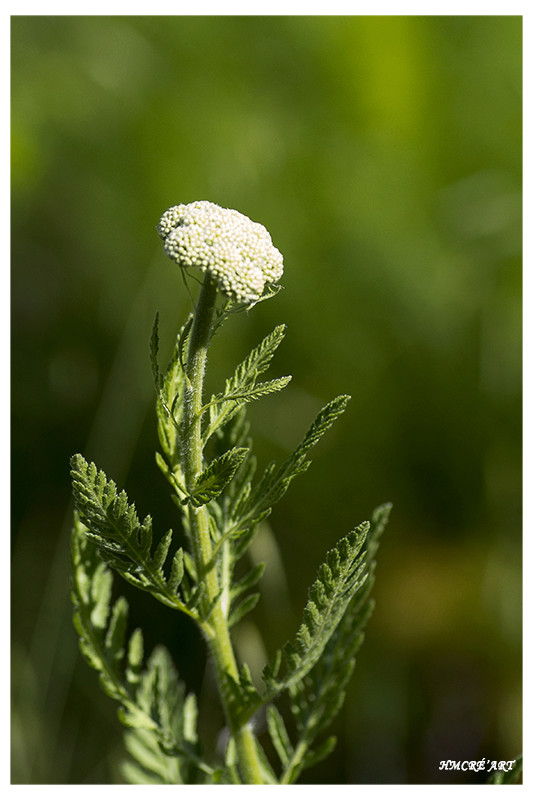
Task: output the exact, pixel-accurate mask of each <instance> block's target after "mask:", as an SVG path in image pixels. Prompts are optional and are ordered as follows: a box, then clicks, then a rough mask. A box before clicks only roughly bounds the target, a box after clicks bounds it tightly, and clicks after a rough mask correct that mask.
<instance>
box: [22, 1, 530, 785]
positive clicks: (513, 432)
mask: <svg viewBox="0 0 533 800" xmlns="http://www.w3.org/2000/svg"><path fill="white" fill-rule="evenodd" d="M12 137H13V144H12V163H13V172H12V526H13V550H12V552H13V570H12V586H13V591H12V618H13V624H12V635H13V648H12V653H13V669H12V675H13V706H12V709H13V714H12V719H13V744H12V753H13V771H12V781H13V782H14V783H105V782H109V781H111V780H119V781H120V780H121V777H120V776H119V775H118V772H117V769H118V767H117V765H118V763H119V762H120V760H121V759H122V757H123V755H124V750H123V745H122V743H121V738H120V736H121V732H120V725H119V723H118V720H116V718H115V709H114V707H113V704H112V702H111V701H109V699H108V698H106V697H105V696H104V695H103V694H102V693H101V692H100V689H99V687H98V686H97V682H96V680H95V679H94V676H93V675H92V674H91V673H90V672H89V671H88V670H87V668H86V667H85V665H84V664H83V663H82V661H81V658H80V657H79V655H78V652H77V644H76V637H75V633H74V630H73V628H72V623H71V611H70V607H69V592H68V533H69V527H70V522H71V509H70V507H69V483H68V464H69V457H70V455H71V454H72V453H74V452H78V451H83V452H84V453H85V454H86V455H87V457H88V458H90V459H94V460H95V461H96V462H97V463H99V464H101V466H102V468H103V469H105V470H106V471H108V473H109V474H112V475H113V477H114V478H115V480H117V481H118V482H119V483H121V484H122V485H125V486H126V487H127V490H128V494H129V495H130V496H131V497H132V498H134V499H135V502H136V505H137V507H138V509H139V513H140V514H144V513H146V511H147V510H148V509H150V511H152V509H153V508H154V507H155V508H157V509H158V517H157V519H156V522H157V525H158V527H159V529H166V528H169V527H172V526H173V525H174V523H175V519H174V510H173V507H172V506H171V504H170V503H169V502H168V499H167V496H166V489H165V487H164V485H163V484H164V481H163V480H162V478H161V476H160V474H159V470H158V469H157V466H156V465H155V462H154V459H153V451H154V450H155V448H156V438H157V437H156V430H155V414H154V413H153V402H154V397H153V386H152V378H151V374H150V361H149V339H150V332H151V329H152V323H153V319H154V315H155V311H156V310H159V313H160V336H161V351H162V353H164V350H165V347H166V348H167V349H168V351H169V352H170V346H171V341H172V338H173V337H174V336H175V333H176V331H177V329H178V327H179V325H180V324H181V323H182V322H183V320H184V318H185V315H186V313H187V312H188V311H189V308H190V299H189V296H188V294H187V291H186V289H185V287H184V285H183V283H182V281H181V278H180V276H179V275H178V274H177V269H176V267H175V266H174V265H173V264H172V263H170V262H169V261H168V260H167V259H165V256H164V254H163V251H162V247H161V244H160V242H159V240H158V238H157V235H156V232H155V226H156V224H157V221H158V220H159V217H160V215H161V213H162V212H163V211H164V210H165V209H166V208H168V207H169V206H171V205H174V204H176V203H186V202H190V201H192V200H200V199H206V200H211V201H213V202H215V203H218V204H220V205H223V206H228V207H230V208H236V209H238V210H239V211H241V212H242V213H244V214H246V215H247V216H249V217H250V218H251V219H253V220H257V221H258V222H261V223H262V224H263V225H265V226H266V227H267V229H268V230H269V232H270V233H271V235H272V238H273V241H274V244H275V245H276V246H277V247H278V248H279V249H280V250H281V251H282V253H283V254H284V258H285V274H284V278H283V284H284V286H285V290H284V291H283V292H281V293H280V294H279V295H278V296H277V297H276V299H274V300H272V301H271V302H269V303H264V304H261V305H259V306H258V307H257V308H255V309H254V310H253V311H252V312H251V313H250V314H248V315H240V317H238V318H235V319H234V320H232V321H231V322H229V323H227V326H226V327H225V329H224V331H223V335H221V336H220V337H219V341H218V342H216V343H215V344H214V346H213V352H212V355H211V363H210V373H209V382H210V386H208V389H209V390H212V391H214V392H217V391H220V388H221V386H223V384H224V380H225V378H226V377H228V376H229V375H231V373H232V371H233V369H234V367H235V365H236V364H237V363H238V362H239V361H240V360H241V359H242V357H243V356H244V355H245V354H246V352H248V350H249V349H250V347H251V346H253V345H254V344H256V343H257V341H260V340H261V338H262V337H263V336H264V335H265V334H266V333H268V331H270V330H272V328H273V327H274V325H276V324H279V323H282V322H283V323H287V325H288V332H287V336H286V339H285V341H284V343H283V345H282V347H281V348H280V350H279V353H278V356H277V368H278V370H279V373H280V374H287V373H290V374H292V375H293V380H292V382H291V384H290V386H289V387H288V388H287V389H286V390H285V392H284V393H283V396H279V395H274V396H273V397H272V398H264V399H262V400H261V402H260V403H258V404H257V406H256V407H254V408H253V410H251V417H252V420H253V425H254V432H255V439H256V447H258V448H259V453H260V454H261V456H262V458H263V459H264V462H265V463H266V461H267V460H268V459H269V458H271V457H275V458H277V459H278V460H279V461H281V460H282V459H283V458H284V457H286V456H287V455H288V453H289V452H290V451H291V450H292V449H293V447H294V446H295V445H296V444H297V443H298V441H300V439H301V437H302V435H303V433H304V432H305V430H306V429H307V427H308V424H309V422H310V420H311V419H312V418H313V417H314V415H315V413H316V411H317V410H318V409H319V408H320V407H321V405H323V404H324V402H325V401H326V400H328V399H329V398H330V397H332V396H335V395H338V394H340V393H348V394H351V395H352V401H351V403H350V406H349V409H348V411H347V413H346V414H345V415H344V416H343V419H342V421H341V422H339V423H338V425H337V426H336V428H335V430H334V431H333V433H330V435H329V437H328V438H327V441H325V442H324V443H322V444H321V445H320V447H319V448H318V449H317V452H316V454H315V457H314V460H313V465H312V467H311V469H310V470H309V471H308V472H307V474H306V478H305V480H304V481H301V482H299V483H297V482H295V484H294V487H291V494H290V496H288V497H287V498H286V499H285V500H284V501H283V502H282V503H281V504H280V505H279V506H278V507H277V509H276V511H275V512H274V513H273V514H272V517H271V518H270V520H269V522H270V523H271V524H272V530H273V532H274V534H275V541H276V543H277V544H275V543H274V539H273V538H272V535H271V533H270V531H269V529H267V528H265V530H264V531H263V532H262V535H261V536H260V538H259V539H258V542H257V545H256V546H255V550H254V557H255V558H256V559H257V560H266V561H267V563H268V567H267V570H266V572H265V575H264V578H263V590H264V600H263V602H262V603H261V604H260V605H259V606H258V607H257V609H256V611H255V612H254V613H255V623H256V624H252V623H251V622H248V621H246V622H243V623H242V624H241V626H240V628H236V631H237V632H238V634H239V640H238V643H239V647H240V652H241V654H242V656H243V658H244V659H245V660H246V661H247V662H248V663H249V664H250V666H251V667H252V669H253V668H254V665H260V664H262V663H263V662H264V660H265V659H264V656H263V648H266V649H267V650H268V652H269V653H272V652H273V651H274V650H275V649H276V647H278V646H279V645H280V644H281V643H282V642H283V641H285V639H286V638H288V637H290V636H291V635H292V633H293V632H294V630H295V629H296V626H297V621H298V619H299V615H300V612H301V609H302V607H303V605H304V603H305V596H304V595H305V587H306V586H307V585H309V584H310V583H311V582H312V580H313V578H314V575H315V568H316V565H317V564H318V563H320V561H321V558H322V555H323V553H324V552H325V551H326V550H327V549H328V548H330V547H331V546H332V545H333V544H334V542H335V541H336V540H337V539H338V538H339V536H341V535H343V534H344V533H347V532H348V531H349V530H351V529H352V528H353V526H354V524H355V523H356V522H357V521H359V520H360V519H362V518H365V517H368V515H369V514H370V513H371V511H372V509H373V508H374V507H375V506H376V505H378V504H379V503H381V502H383V501H389V500H390V501H392V502H393V503H394V512H393V516H392V521H391V524H390V528H389V530H388V532H387V537H386V539H385V541H384V543H383V546H382V549H381V561H380V565H379V568H378V572H377V579H376V587H375V595H376V599H377V607H376V612H375V615H374V617H373V619H372V622H371V624H370V626H369V628H368V632H367V640H366V642H365V646H364V648H363V649H362V650H361V652H360V655H359V657H358V664H357V668H356V671H355V673H354V680H353V683H352V685H351V687H350V689H349V691H348V695H347V702H346V705H345V708H344V710H343V712H342V714H341V715H340V716H339V718H338V719H337V721H336V723H335V726H334V728H333V729H332V731H331V732H332V733H334V734H335V735H336V736H337V737H338V739H339V743H338V747H337V749H336V751H335V753H334V755H333V756H331V757H330V759H328V760H327V761H326V762H323V763H322V764H320V765H318V766H317V767H316V768H314V769H313V770H311V771H310V772H309V773H308V776H309V778H308V779H309V780H313V781H315V782H323V783H356V782H366V783H382V782H383V783H403V782H411V783H419V782H427V783H439V782H476V781H480V780H484V779H485V777H486V776H484V775H483V773H464V772H463V773H460V774H459V773H453V772H441V771H439V769H438V767H439V762H440V761H441V760H443V759H456V760H460V759H469V760H474V759H481V758H484V757H485V758H490V759H496V760H503V759H506V760H508V759H512V758H514V757H515V756H516V754H517V753H518V752H519V751H520V750H521V588H520V583H521V566H520V556H521V551H520V534H521V261H520V256H521V19H520V18H519V17H505V16H503V17H502V16H499V17H491V16H486V17H468V16H467V17H429V16H428V17H357V16H354V17H319V16H317V17H305V16H304V17H292V16H287V17H260V16H259V17H180V16H176V17H160V16H158V17H156V16H154V17H149V16H148V17H139V18H137V17H98V16H95V17H83V16H80V17H68V16H66V17H53V16H51V17H31V16H28V17H13V18H12ZM324 342H326V344H324ZM324 482H327V485H328V487H329V489H328V491H327V492H326V493H324V492H323V491H320V487H321V486H322V485H323V484H324ZM346 496H349V497H351V501H350V502H345V501H343V502H340V498H341V497H343V498H344V497H346ZM302 550H304V551H305V552H306V553H308V560H306V561H305V563H302V561H301V557H300V556H297V555H296V554H297V553H301V551H302ZM280 559H282V561H283V564H284V569H282V568H281V562H280ZM287 576H290V577H287ZM121 591H122V588H121ZM123 593H125V594H127V593H128V587H127V585H126V584H125V589H124V592H123ZM137 600H138V598H136V602H135V605H133V604H132V609H131V612H130V614H131V617H132V624H135V625H137V624H140V625H142V626H143V627H144V628H145V630H147V631H148V634H149V635H148V637H147V639H149V637H150V636H151V637H153V641H148V640H147V643H146V644H147V649H151V648H152V646H153V645H155V644H156V643H157V642H162V643H163V644H165V645H166V646H167V647H169V649H170V650H171V651H172V654H173V656H174V658H175V660H176V663H177V665H178V668H179V670H180V674H181V676H182V678H183V680H184V681H185V683H186V685H187V689H188V690H195V691H200V692H201V699H203V700H204V701H205V702H206V703H207V706H208V707H209V706H210V703H209V700H210V698H212V696H213V695H212V691H213V687H212V683H211V681H210V674H209V670H207V671H206V672H205V673H204V672H203V652H202V649H201V647H199V646H198V645H197V643H196V638H195V635H194V632H193V631H192V629H191V628H190V627H189V626H188V623H187V622H185V623H182V622H179V621H177V620H176V618H175V617H176V615H175V614H173V613H172V611H171V610H170V609H165V608H164V607H162V606H158V605H157V604H155V605H154V603H155V601H152V600H151V598H147V599H146V603H145V604H144V605H143V604H142V602H141V603H140V604H139V603H138V602H137ZM218 724H219V717H218V712H217V711H216V709H214V710H213V713H212V715H204V718H202V717H200V719H199V726H200V735H202V732H203V733H204V734H208V733H209V732H210V731H211V729H216V728H217V725H218Z"/></svg>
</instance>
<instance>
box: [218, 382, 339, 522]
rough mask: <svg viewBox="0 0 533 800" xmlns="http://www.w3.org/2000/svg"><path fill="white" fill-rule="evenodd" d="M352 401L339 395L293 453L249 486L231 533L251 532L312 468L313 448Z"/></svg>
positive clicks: (236, 508)
mask: <svg viewBox="0 0 533 800" xmlns="http://www.w3.org/2000/svg"><path fill="white" fill-rule="evenodd" d="M349 400H350V397H349V396H348V395H340V396H339V397H336V398H335V399H334V400H332V401H331V402H330V403H328V404H327V405H326V406H324V408H323V409H322V410H321V411H320V413H319V414H318V415H317V417H316V419H315V420H314V422H313V424H312V425H311V427H310V428H309V430H308V431H307V433H306V435H305V436H304V438H303V439H302V441H301V442H300V444H299V445H298V447H297V448H296V450H295V451H294V453H293V454H292V455H291V456H290V457H289V458H288V459H287V460H286V461H285V463H284V464H282V466H281V467H279V468H276V465H275V464H274V463H271V464H269V466H268V467H267V468H266V469H265V471H264V473H263V475H262V477H261V479H260V480H259V482H258V483H257V484H256V486H255V487H254V488H253V489H252V487H251V486H250V485H249V486H248V487H247V488H246V489H245V490H244V491H245V492H246V495H245V497H244V498H242V497H241V500H240V503H239V504H238V505H237V506H236V507H235V509H234V516H233V518H232V520H231V522H229V523H228V531H229V533H231V534H232V535H237V534H239V533H242V532H244V531H247V530H250V529H251V528H253V527H254V526H256V525H257V524H258V523H259V522H260V521H261V520H262V519H264V518H265V517H266V516H268V514H269V513H270V511H271V508H272V506H273V505H274V504H275V503H277V502H278V500H280V499H281V498H282V497H283V495H284V494H285V492H286V491H287V489H288V488H289V485H290V483H291V481H292V480H293V478H295V477H296V475H299V474H300V473H301V472H305V470H306V469H307V468H308V467H309V465H310V463H311V462H310V461H309V460H308V459H307V454H308V452H309V450H310V449H311V448H312V447H314V446H315V445H316V444H318V442H319V441H320V439H321V438H322V436H323V435H324V434H325V433H326V431H328V430H329V428H331V426H332V425H333V423H334V422H335V420H336V419H337V418H338V417H339V416H340V415H341V414H342V413H343V412H344V410H345V409H346V406H347V404H348V401H349Z"/></svg>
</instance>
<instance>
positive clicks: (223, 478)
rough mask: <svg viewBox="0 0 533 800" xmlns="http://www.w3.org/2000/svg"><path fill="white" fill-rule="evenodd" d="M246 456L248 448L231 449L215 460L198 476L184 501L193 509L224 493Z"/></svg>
mask: <svg viewBox="0 0 533 800" xmlns="http://www.w3.org/2000/svg"><path fill="white" fill-rule="evenodd" d="M247 454H248V448H246V447H233V448H232V449H231V450H228V452H227V453H224V454H223V455H222V456H220V458H216V459H215V460H214V461H212V462H211V464H209V466H208V467H207V468H206V469H205V470H204V471H203V472H202V473H201V475H199V476H198V478H197V480H196V484H195V486H194V490H193V491H192V493H191V494H190V495H189V497H187V498H186V499H187V500H188V501H189V502H190V503H192V505H193V506H195V508H199V507H200V506H204V505H206V504H207V503H209V502H210V501H211V500H214V499H215V498H216V497H218V496H219V495H220V494H221V493H222V492H223V491H224V489H225V488H226V486H227V485H228V483H229V482H230V481H231V479H232V478H233V476H234V475H235V473H236V471H237V469H238V468H239V466H240V464H241V462H242V461H243V459H244V458H245V457H246V456H247Z"/></svg>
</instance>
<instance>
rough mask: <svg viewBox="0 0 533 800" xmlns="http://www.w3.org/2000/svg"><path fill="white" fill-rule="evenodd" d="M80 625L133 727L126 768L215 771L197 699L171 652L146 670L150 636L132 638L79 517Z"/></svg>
mask: <svg viewBox="0 0 533 800" xmlns="http://www.w3.org/2000/svg"><path fill="white" fill-rule="evenodd" d="M71 559H72V581H71V596H72V601H73V605H74V625H75V627H76V630H77V632H78V634H79V642H80V649H81V652H82V654H83V656H84V657H85V660H86V661H87V663H88V664H89V665H90V666H91V667H92V668H93V669H95V670H96V671H97V672H98V675H99V678H100V683H101V684H102V687H103V689H104V691H105V692H106V693H107V694H108V695H109V696H110V697H112V698H113V699H114V700H116V701H117V702H118V703H119V717H120V719H121V721H122V722H123V724H124V725H126V726H127V727H128V729H131V730H129V732H128V733H127V734H126V747H127V749H128V751H129V752H130V753H131V754H132V755H133V756H134V759H135V761H134V762H129V763H128V765H127V766H126V767H125V773H126V775H127V777H128V779H129V780H131V781H132V782H135V783H137V782H139V781H141V782H143V783H172V784H174V783H189V782H190V779H191V777H192V776H193V774H194V775H196V772H197V771H198V770H200V771H201V772H203V773H205V774H206V775H210V774H211V773H212V772H213V771H214V770H213V769H212V768H211V767H210V766H209V765H207V764H205V763H204V762H203V761H202V759H201V758H200V755H199V750H198V744H197V735H196V700H195V698H194V696H193V695H187V696H186V693H185V687H184V685H183V683H182V682H181V681H180V680H179V678H178V674H177V672H176V670H175V668H174V665H173V663H172V660H171V658H170V655H169V654H168V652H167V651H166V650H165V648H163V647H157V648H156V649H155V650H154V651H153V653H152V655H151V656H150V658H149V660H148V663H147V665H146V668H143V636H142V633H141V631H140V630H139V629H137V630H135V631H134V632H133V634H132V635H131V637H130V638H129V640H128V639H127V636H126V630H127V615H128V604H127V602H126V601H125V600H124V598H123V597H119V598H118V600H116V601H115V603H114V604H111V594H112V584H113V575H112V572H111V570H110V569H109V568H108V567H107V565H106V564H105V563H104V562H103V561H102V559H101V557H100V554H99V551H98V547H97V546H96V544H95V542H93V541H91V539H89V538H88V537H87V536H86V530H85V526H84V525H83V523H82V522H81V521H80V519H79V517H78V515H75V522H74V528H73V531H72V537H71Z"/></svg>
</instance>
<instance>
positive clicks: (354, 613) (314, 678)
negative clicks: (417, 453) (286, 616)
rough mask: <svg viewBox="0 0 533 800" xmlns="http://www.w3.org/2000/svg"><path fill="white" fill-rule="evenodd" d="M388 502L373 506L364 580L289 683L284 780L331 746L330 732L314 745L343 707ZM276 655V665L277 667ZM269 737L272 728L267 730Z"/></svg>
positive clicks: (369, 604) (368, 604) (367, 615)
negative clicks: (307, 666) (316, 652)
mask: <svg viewBox="0 0 533 800" xmlns="http://www.w3.org/2000/svg"><path fill="white" fill-rule="evenodd" d="M390 508H391V506H390V505H389V504H386V505H383V506H380V507H379V508H377V509H376V510H375V511H374V513H373V515H372V520H371V524H370V529H369V531H368V534H367V536H366V540H365V544H364V550H363V551H362V553H361V558H362V559H363V561H364V572H365V575H366V579H365V580H364V581H360V582H359V586H358V588H357V589H356V591H355V592H354V594H353V596H352V598H351V600H350V601H349V603H348V606H347V608H346V610H345V612H344V614H343V616H342V618H341V620H340V621H339V623H338V624H337V626H336V628H335V630H334V632H333V634H332V635H331V637H330V638H329V640H328V642H327V644H326V646H325V648H324V650H323V652H322V655H321V657H320V659H319V660H318V661H317V662H316V664H315V665H314V666H313V668H312V669H311V670H310V671H309V672H308V673H307V675H305V676H304V677H303V678H302V679H300V680H298V681H296V682H295V683H293V684H292V685H291V686H290V687H289V695H290V698H291V712H292V715H293V717H294V720H295V723H296V729H297V731H298V742H297V743H296V745H295V747H294V750H295V752H296V751H297V752H298V754H299V757H298V759H290V760H289V761H288V762H287V763H286V764H285V765H284V766H285V771H284V775H283V783H294V782H295V781H296V780H297V778H298V777H299V775H300V774H301V772H302V771H303V770H304V769H308V768H309V767H311V766H312V765H314V764H316V763H317V762H318V761H320V760H322V759H323V758H325V757H326V756H327V755H329V753H330V752H331V750H332V749H333V748H334V746H335V737H331V736H330V737H328V738H326V739H324V740H323V741H322V742H321V743H319V744H318V745H317V746H315V744H314V743H315V741H316V740H317V738H318V737H319V736H320V735H321V734H323V732H324V731H325V730H326V729H327V728H328V726H329V725H330V724H331V722H332V721H333V719H334V718H335V716H336V715H337V713H338V711H339V710H340V708H341V707H342V705H343V703H344V698H345V690H346V686H347V684H348V682H349V680H350V678H351V676H352V673H353V671H354V668H355V657H356V654H357V652H358V650H359V648H360V646H361V644H362V641H363V631H364V628H365V626H366V623H367V621H368V619H369V618H370V615H371V613H372V610H373V601H372V600H371V599H370V597H369V595H370V591H371V588H372V585H373V582H374V572H375V562H374V556H375V553H376V551H377V547H378V544H379V539H380V537H381V534H382V533H383V530H384V528H385V526H386V524H387V520H388V518H389V513H390ZM279 662H280V657H279V656H278V664H277V665H276V666H275V669H276V670H277V669H279ZM271 736H272V732H271Z"/></svg>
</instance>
